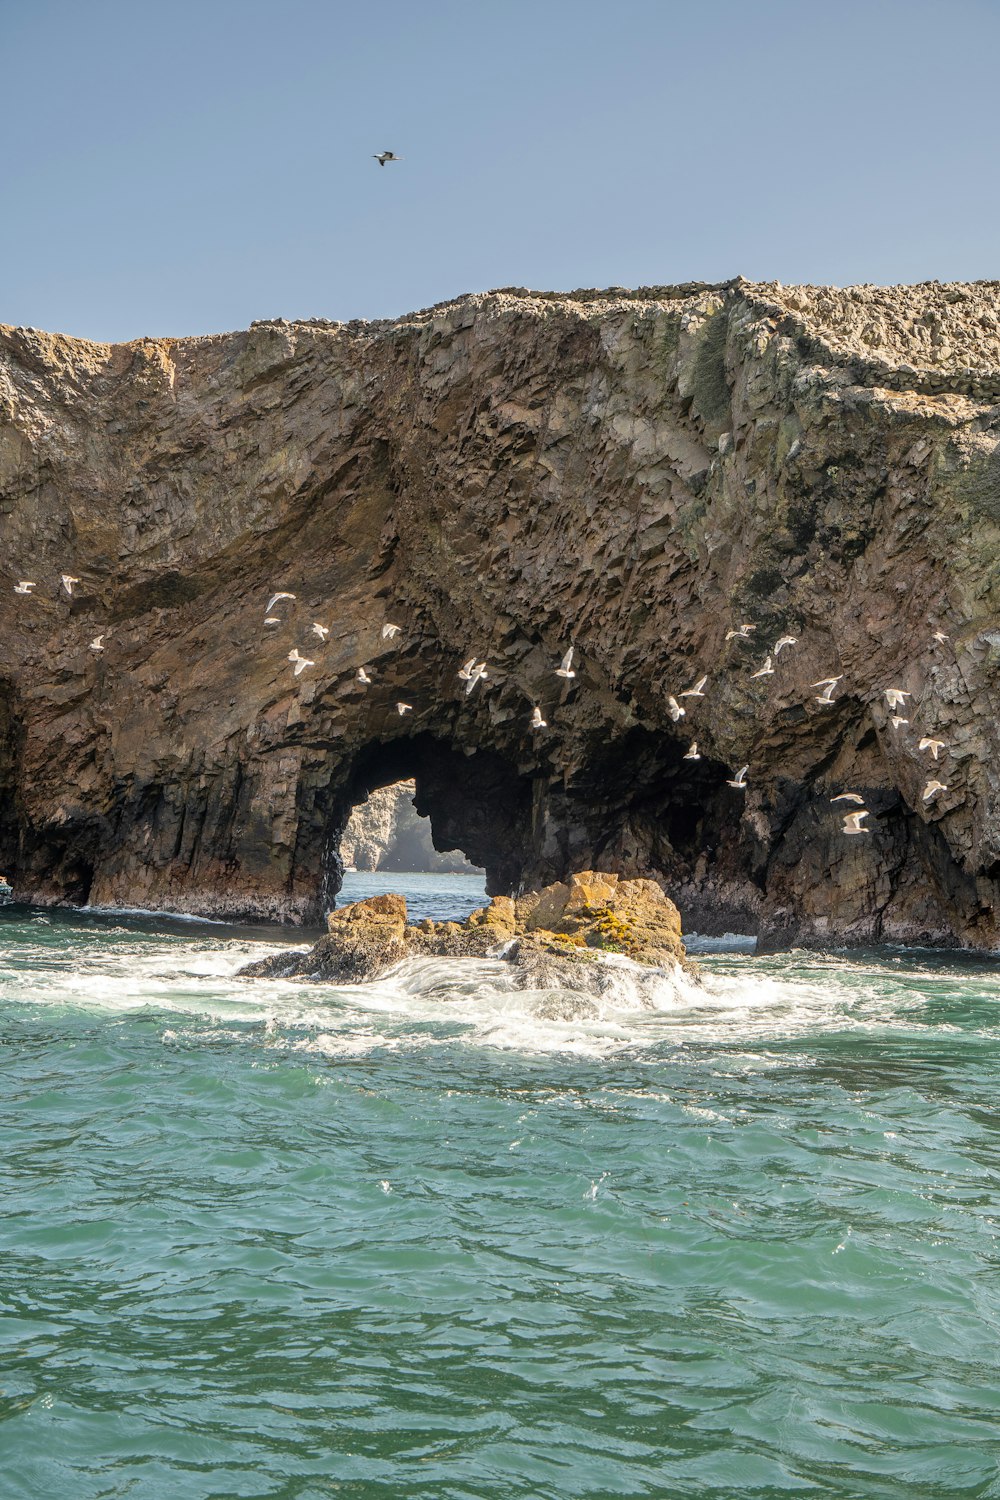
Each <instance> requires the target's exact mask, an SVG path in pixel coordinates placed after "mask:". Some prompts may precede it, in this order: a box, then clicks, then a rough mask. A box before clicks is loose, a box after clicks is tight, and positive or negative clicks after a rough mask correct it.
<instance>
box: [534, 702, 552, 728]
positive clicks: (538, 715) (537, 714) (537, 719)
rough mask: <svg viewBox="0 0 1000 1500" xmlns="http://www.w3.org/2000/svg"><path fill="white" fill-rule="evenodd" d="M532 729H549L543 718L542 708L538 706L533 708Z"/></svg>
mask: <svg viewBox="0 0 1000 1500" xmlns="http://www.w3.org/2000/svg"><path fill="white" fill-rule="evenodd" d="M531 727H532V729H548V727H549V726H548V724H547V723H546V722H545V720H544V719H543V718H542V710H541V709H540V708H538V707H537V706H536V707H535V708H533V709H532V710H531Z"/></svg>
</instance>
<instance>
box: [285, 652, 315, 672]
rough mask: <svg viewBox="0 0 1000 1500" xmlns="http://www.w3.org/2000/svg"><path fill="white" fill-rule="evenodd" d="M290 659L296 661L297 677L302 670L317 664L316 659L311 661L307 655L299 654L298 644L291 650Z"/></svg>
mask: <svg viewBox="0 0 1000 1500" xmlns="http://www.w3.org/2000/svg"><path fill="white" fill-rule="evenodd" d="M288 660H289V661H291V662H294V663H295V675H296V677H298V676H299V674H300V673H301V672H304V671H305V669H306V667H314V666H315V665H316V663H315V662H314V661H310V660H309V658H308V657H307V656H300V655H299V648H298V646H293V647H292V649H291V651H289V653H288Z"/></svg>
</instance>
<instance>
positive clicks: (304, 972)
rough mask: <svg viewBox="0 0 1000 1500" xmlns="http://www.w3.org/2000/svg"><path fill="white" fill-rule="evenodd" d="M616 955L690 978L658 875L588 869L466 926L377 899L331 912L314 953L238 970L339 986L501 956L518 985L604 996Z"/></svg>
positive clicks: (478, 915)
mask: <svg viewBox="0 0 1000 1500" xmlns="http://www.w3.org/2000/svg"><path fill="white" fill-rule="evenodd" d="M609 954H615V955H618V956H620V957H623V958H626V959H628V960H630V962H631V963H632V964H635V965H639V966H640V968H655V969H656V970H658V971H661V970H666V971H667V972H669V973H673V972H675V971H676V970H677V969H678V968H683V969H686V970H687V971H688V973H689V974H692V973H694V972H696V971H694V970H693V969H692V968H691V966H690V965H689V964H688V962H687V959H686V956H685V953H684V944H683V942H682V941H681V920H680V913H679V912H678V910H677V908H676V906H675V905H674V904H673V902H672V901H670V900H669V899H668V898H667V897H666V896H665V895H664V894H663V892H662V891H661V890H660V887H659V886H658V885H657V884H656V883H655V881H652V880H621V881H620V880H619V878H618V876H617V875H609V874H603V873H599V872H597V871H595V870H584V871H583V872H582V873H579V874H576V875H573V876H571V878H570V879H569V880H568V881H565V882H563V881H556V882H554V883H553V884H552V885H549V886H546V887H545V888H544V890H542V891H540V892H532V893H530V894H528V895H526V896H519V897H517V898H512V897H510V896H494V897H493V899H492V901H491V902H490V904H489V906H485V907H482V908H481V909H480V910H479V911H474V912H473V913H472V915H471V916H470V917H467V918H466V920H465V921H464V922H432V921H430V920H425V921H423V922H419V923H418V924H417V925H416V926H415V927H413V926H410V925H409V924H408V922H407V911H406V900H405V898H404V897H403V896H398V895H385V896H371V897H369V898H368V899H367V900H365V901H352V902H351V903H350V905H348V906H344V907H341V908H340V909H339V910H337V911H333V912H331V913H330V915H329V917H328V918H327V934H326V936H325V937H322V938H320V940H319V942H318V943H316V944H315V945H314V946H313V947H312V948H311V949H307V950H306V951H304V952H303V951H294V952H291V953H289V952H287V951H285V952H282V953H276V954H273V955H272V956H271V957H269V958H262V959H258V960H256V961H255V962H254V963H251V964H247V965H246V967H245V968H243V969H241V970H240V973H241V975H242V976H243V977H244V978H247V979H274V978H280V979H291V978H301V979H309V980H316V981H321V982H324V983H332V984H360V983H367V982H368V981H369V980H373V979H378V978H379V977H380V975H382V974H384V973H385V972H386V970H388V969H391V968H394V967H395V965H396V964H398V963H401V962H402V961H403V960H404V959H406V958H502V959H503V960H505V961H506V962H507V963H509V964H510V966H511V979H512V982H513V984H514V987H515V988H518V989H546V988H560V987H565V988H567V989H573V990H578V991H581V990H582V991H584V992H589V993H591V994H594V995H600V994H603V993H605V992H606V991H607V990H608V989H610V988H612V987H613V984H614V977H615V976H614V971H612V970H610V969H609V968H608V966H607V965H606V964H602V963H601V962H599V960H600V959H602V958H606V957H607V956H608V955H609Z"/></svg>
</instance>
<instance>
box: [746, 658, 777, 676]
mask: <svg viewBox="0 0 1000 1500" xmlns="http://www.w3.org/2000/svg"><path fill="white" fill-rule="evenodd" d="M750 676H751V678H754V677H773V676H774V664H773V663H772V661H771V658H770V657H767V658H766V660H765V662H764V665H763V666H762V667H761V668H760V670H759V671H758V672H751V673H750Z"/></svg>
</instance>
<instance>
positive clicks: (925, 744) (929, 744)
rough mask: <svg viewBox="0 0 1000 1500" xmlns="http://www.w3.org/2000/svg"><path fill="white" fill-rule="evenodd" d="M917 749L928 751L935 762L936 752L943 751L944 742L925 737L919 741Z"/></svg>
mask: <svg viewBox="0 0 1000 1500" xmlns="http://www.w3.org/2000/svg"><path fill="white" fill-rule="evenodd" d="M917 749H918V750H929V751H930V752H931V754H932V755H933V757H934V759H935V760H937V758H938V751H939V750H943V749H944V740H932V739H928V737H927V736H926V735H925V736H924V738H923V739H922V740H921V741H920V744H919V745H918V746H917Z"/></svg>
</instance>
